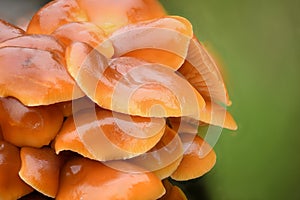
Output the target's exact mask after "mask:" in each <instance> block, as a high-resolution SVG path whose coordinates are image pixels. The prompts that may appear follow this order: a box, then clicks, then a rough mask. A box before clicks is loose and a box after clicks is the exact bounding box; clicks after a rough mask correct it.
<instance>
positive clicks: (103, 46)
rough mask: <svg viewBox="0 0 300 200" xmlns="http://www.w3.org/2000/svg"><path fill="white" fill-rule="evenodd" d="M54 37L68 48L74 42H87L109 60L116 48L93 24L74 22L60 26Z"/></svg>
mask: <svg viewBox="0 0 300 200" xmlns="http://www.w3.org/2000/svg"><path fill="white" fill-rule="evenodd" d="M52 35H54V36H55V37H56V38H58V39H59V40H60V41H61V42H62V43H64V44H65V45H66V46H68V45H70V44H71V43H72V42H74V41H78V42H85V43H87V44H89V45H90V46H91V47H93V48H95V49H97V50H98V51H99V52H100V53H102V54H103V55H105V56H106V57H107V58H110V57H112V55H113V54H114V48H113V46H112V44H111V42H110V41H109V40H108V38H107V35H106V34H105V32H104V31H103V30H102V29H100V28H99V27H98V26H96V25H95V24H93V23H89V22H73V23H68V24H65V25H62V26H60V27H59V28H58V29H56V30H55V31H54V32H53V33H52Z"/></svg>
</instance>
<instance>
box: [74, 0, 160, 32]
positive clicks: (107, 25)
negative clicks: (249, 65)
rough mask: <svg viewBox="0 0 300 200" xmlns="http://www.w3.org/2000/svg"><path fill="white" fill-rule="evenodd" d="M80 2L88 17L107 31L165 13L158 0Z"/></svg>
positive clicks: (94, 0) (90, 0)
mask: <svg viewBox="0 0 300 200" xmlns="http://www.w3.org/2000/svg"><path fill="white" fill-rule="evenodd" d="M78 3H79V5H80V7H81V8H82V9H83V10H85V11H86V14H87V16H88V19H89V20H90V21H91V22H93V23H95V24H96V25H97V26H99V27H100V28H102V29H103V30H105V31H106V32H107V33H111V32H113V31H115V30H117V29H118V28H120V27H122V26H124V25H127V24H130V23H136V22H139V21H144V20H149V19H154V18H158V17H162V16H164V15H165V11H164V9H163V7H162V6H161V5H160V3H159V1H157V0H122V1H111V0H78ZM99 11H101V12H100V13H99Z"/></svg>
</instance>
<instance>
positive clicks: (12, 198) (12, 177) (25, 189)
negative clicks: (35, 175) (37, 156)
mask: <svg viewBox="0 0 300 200" xmlns="http://www.w3.org/2000/svg"><path fill="white" fill-rule="evenodd" d="M19 153H20V150H19V149H18V148H17V147H15V146H13V145H12V144H10V143H8V142H5V141H0V199H3V200H4V199H5V200H16V199H18V198H20V197H22V196H24V195H26V194H29V193H30V192H32V191H33V189H32V188H31V187H30V186H28V185H27V184H26V183H24V182H23V181H22V180H21V179H20V177H19V175H18V172H19V170H20V167H21V159H20V154H19Z"/></svg>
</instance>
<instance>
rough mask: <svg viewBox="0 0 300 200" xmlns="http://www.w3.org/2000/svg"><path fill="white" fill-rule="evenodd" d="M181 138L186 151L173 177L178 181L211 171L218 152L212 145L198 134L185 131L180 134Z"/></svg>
mask: <svg viewBox="0 0 300 200" xmlns="http://www.w3.org/2000/svg"><path fill="white" fill-rule="evenodd" d="M180 138H181V140H182V143H183V145H184V149H185V152H184V154H183V159H182V161H181V163H180V164H179V166H178V168H177V169H176V171H175V172H174V173H173V174H172V175H171V178H172V179H174V180H177V181H187V180H190V179H194V178H198V177H200V176H202V175H204V174H205V173H207V172H208V171H210V170H211V168H212V167H213V166H214V165H215V162H216V154H215V152H214V150H213V149H212V147H210V145H209V144H208V143H206V142H205V141H204V140H203V139H202V138H201V137H199V136H197V135H192V134H185V133H183V134H180Z"/></svg>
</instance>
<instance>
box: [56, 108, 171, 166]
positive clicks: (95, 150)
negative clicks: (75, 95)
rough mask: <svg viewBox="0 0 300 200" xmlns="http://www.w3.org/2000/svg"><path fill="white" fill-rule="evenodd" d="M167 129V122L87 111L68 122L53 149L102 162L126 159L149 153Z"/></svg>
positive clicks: (101, 111)
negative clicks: (72, 152) (68, 151)
mask: <svg viewBox="0 0 300 200" xmlns="http://www.w3.org/2000/svg"><path fill="white" fill-rule="evenodd" d="M164 130H165V120H164V119H159V118H143V117H138V116H127V115H124V114H121V113H114V112H112V111H109V110H104V109H100V108H97V109H96V110H93V109H87V110H82V111H80V112H78V113H76V114H75V115H74V116H72V117H69V118H68V119H67V120H66V122H65V123H64V125H63V127H62V129H61V130H60V132H59V134H58V136H57V137H56V139H55V142H54V147H55V149H56V152H60V151H62V150H72V151H75V152H77V153H79V154H82V155H83V156H86V157H89V158H91V159H95V160H99V161H108V160H116V159H126V158H131V157H134V156H137V155H140V154H142V153H145V152H146V151H148V150H150V149H151V148H152V147H153V146H154V145H155V144H156V143H157V142H158V141H159V140H160V138H161V137H162V136H163V134H164Z"/></svg>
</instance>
